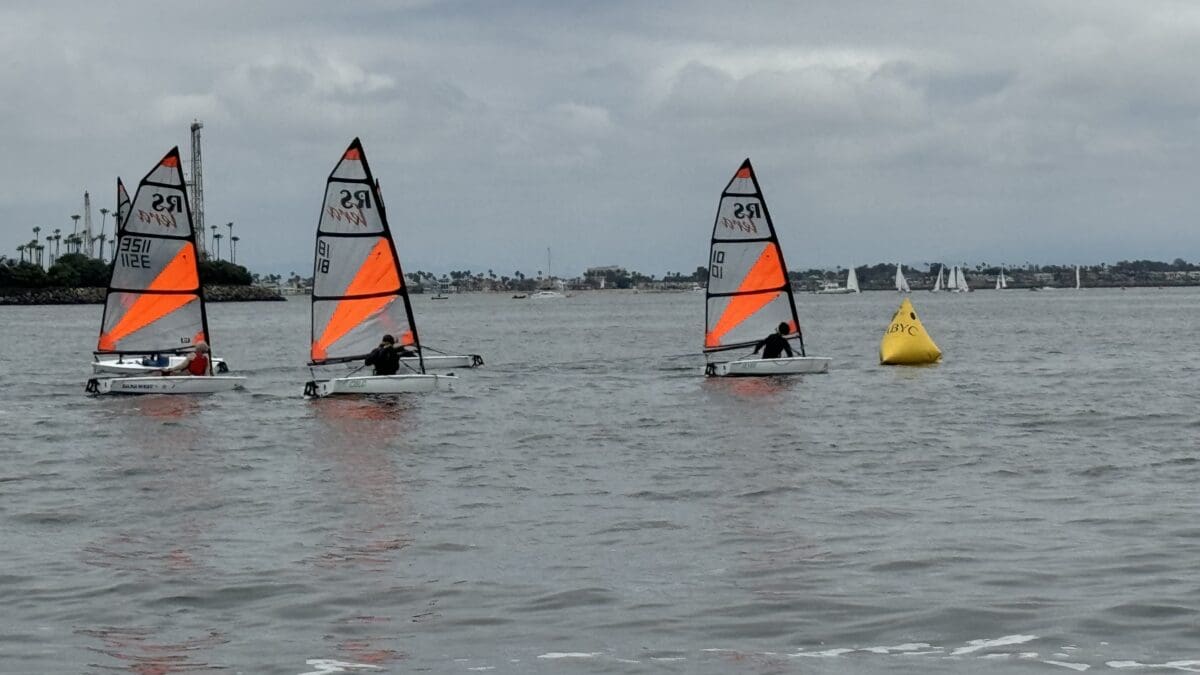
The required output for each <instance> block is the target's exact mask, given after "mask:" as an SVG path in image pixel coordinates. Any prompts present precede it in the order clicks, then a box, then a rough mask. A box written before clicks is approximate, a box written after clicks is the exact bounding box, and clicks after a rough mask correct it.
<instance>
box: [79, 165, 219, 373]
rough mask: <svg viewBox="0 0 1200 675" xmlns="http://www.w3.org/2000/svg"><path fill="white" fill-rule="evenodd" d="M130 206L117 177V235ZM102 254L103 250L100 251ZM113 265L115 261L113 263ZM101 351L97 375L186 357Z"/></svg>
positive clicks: (168, 364)
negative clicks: (114, 353) (113, 354)
mask: <svg viewBox="0 0 1200 675" xmlns="http://www.w3.org/2000/svg"><path fill="white" fill-rule="evenodd" d="M130 206H131V203H130V200H129V193H128V192H126V191H125V183H123V182H121V179H120V178H119V177H118V178H117V213H116V216H117V222H116V226H115V227H114V228H113V229H115V230H116V232H117V235H118V236H119V235H120V233H121V230H122V227H123V226H124V224H125V219H126V218H127V217H128V216H129V208H130ZM101 254H103V251H101ZM114 254H115V249H114ZM114 266H115V263H114ZM102 354H103V352H97V353H96V354H94V355H93V360H92V372H93V373H96V374H97V375H146V374H149V373H157V372H159V371H161V370H162V369H163V368H172V367H175V366H178V365H179V364H180V363H183V361H184V359H185V358H187V357H185V356H183V355H181V354H159V355H157V356H155V355H149V354H147V355H133V356H126V355H124V354H117V355H116V356H115V357H114V356H109V355H102ZM212 365H213V370H215V371H216V372H218V373H227V372H229V366H228V364H226V363H225V359H216V358H214V359H213V360H212Z"/></svg>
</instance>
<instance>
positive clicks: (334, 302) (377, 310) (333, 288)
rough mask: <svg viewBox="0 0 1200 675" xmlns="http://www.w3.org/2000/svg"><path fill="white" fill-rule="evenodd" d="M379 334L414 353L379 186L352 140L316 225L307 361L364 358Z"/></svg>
mask: <svg viewBox="0 0 1200 675" xmlns="http://www.w3.org/2000/svg"><path fill="white" fill-rule="evenodd" d="M384 334H390V335H392V336H393V337H395V338H396V341H397V343H398V344H401V345H405V346H411V347H415V348H416V349H417V351H418V353H420V341H419V339H418V337H417V331H416V326H415V324H414V322H413V315H412V305H411V303H410V302H409V298H408V289H407V287H406V286H405V284H404V274H403V272H402V271H401V268H400V259H399V256H398V255H397V252H396V244H395V241H394V240H393V239H392V234H391V229H390V228H389V227H388V222H387V213H386V209H385V207H384V205H383V200H382V198H381V196H380V194H379V183H378V181H376V180H375V179H374V178H373V177H372V175H371V169H370V166H369V165H368V164H367V159H366V155H365V153H364V152H363V149H362V144H361V142H360V141H359V139H357V138H356V139H354V141H353V142H351V144H350V147H349V148H347V149H346V151H345V152H344V153H343V154H342V158H341V160H339V161H338V163H337V165H336V166H334V169H333V171H332V172H331V173H330V174H329V179H328V180H327V181H326V186H325V200H324V202H323V203H322V205H321V217H320V220H319V222H318V225H317V236H316V251H315V254H314V258H313V295H312V347H311V351H310V356H311V359H312V363H313V364H316V365H320V364H327V363H341V362H345V361H353V360H356V359H361V358H364V357H365V356H366V355H367V354H368V353H370V351H371V350H372V349H373V348H374V347H375V345H377V344H378V343H379V340H380V338H381V337H382V336H383V335H384ZM424 370H425V369H424V362H423V359H422V360H421V372H424Z"/></svg>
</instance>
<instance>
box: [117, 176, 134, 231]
mask: <svg viewBox="0 0 1200 675" xmlns="http://www.w3.org/2000/svg"><path fill="white" fill-rule="evenodd" d="M130 206H131V204H130V201H129V193H128V192H126V191H125V183H122V182H121V177H120V176H117V227H116V230H117V232H120V231H121V228H122V227H125V219H126V218H128V217H129V207H130Z"/></svg>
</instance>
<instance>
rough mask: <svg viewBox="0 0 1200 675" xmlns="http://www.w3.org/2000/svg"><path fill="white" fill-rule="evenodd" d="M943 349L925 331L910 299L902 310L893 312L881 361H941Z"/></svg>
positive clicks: (894, 363) (895, 363)
mask: <svg viewBox="0 0 1200 675" xmlns="http://www.w3.org/2000/svg"><path fill="white" fill-rule="evenodd" d="M941 358H942V350H940V349H938V346H937V345H935V344H934V343H933V338H931V337H929V333H926V332H925V326H922V325H921V320H920V319H918V318H917V313H916V312H915V311H913V306H912V303H911V302H909V300H908V298H905V299H904V302H902V303H900V309H898V310H896V313H895V314H893V315H892V324H891V325H890V326H888V329H887V332H886V333H884V334H883V341H882V342H880V343H879V363H880V364H882V365H885V366H919V365H924V364H926V363H937V362H938V361H939V360H940V359H941Z"/></svg>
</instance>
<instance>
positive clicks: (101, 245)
mask: <svg viewBox="0 0 1200 675" xmlns="http://www.w3.org/2000/svg"><path fill="white" fill-rule="evenodd" d="M96 239H98V240H99V241H100V262H104V242H105V241H106V240H108V235H107V234H104V232H101V233H100V235H99V236H97V237H96Z"/></svg>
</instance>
